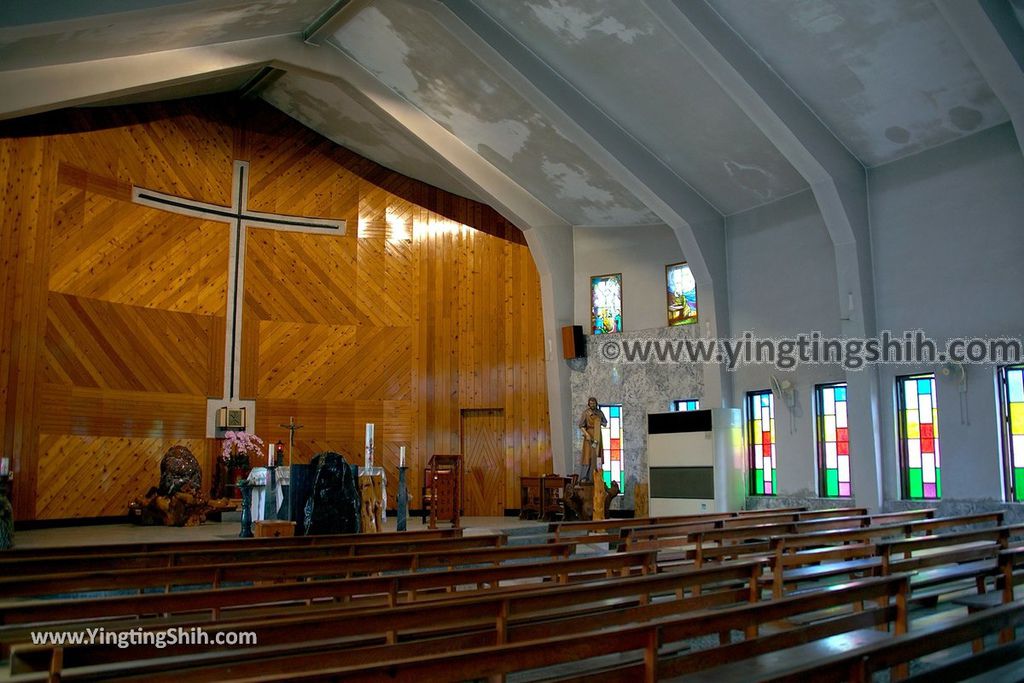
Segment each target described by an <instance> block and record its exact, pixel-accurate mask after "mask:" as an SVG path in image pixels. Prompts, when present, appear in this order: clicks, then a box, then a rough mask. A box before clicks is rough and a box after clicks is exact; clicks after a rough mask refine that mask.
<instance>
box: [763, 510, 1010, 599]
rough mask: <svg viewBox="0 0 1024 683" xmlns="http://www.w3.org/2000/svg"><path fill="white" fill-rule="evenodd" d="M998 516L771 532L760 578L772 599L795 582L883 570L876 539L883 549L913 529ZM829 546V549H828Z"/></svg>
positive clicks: (959, 524)
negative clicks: (767, 562) (780, 533)
mask: <svg viewBox="0 0 1024 683" xmlns="http://www.w3.org/2000/svg"><path fill="white" fill-rule="evenodd" d="M886 518H887V519H892V518H891V517H886ZM1001 520H1002V514H1001V513H995V514H991V513H984V514H978V515H963V516H960V517H941V518H932V519H925V520H918V521H907V522H903V523H901V524H887V525H883V526H869V527H862V528H856V529H839V530H829V531H821V532H816V533H805V534H793V535H784V536H776V537H774V538H772V539H771V540H770V543H769V544H770V554H771V558H772V559H771V568H770V571H768V572H767V573H766V574H765V576H764V577H762V580H763V581H764V582H765V583H770V584H771V589H772V595H773V596H775V597H776V598H778V597H781V596H782V595H783V593H784V591H785V590H786V588H787V587H789V586H797V585H799V584H800V583H801V582H813V581H818V580H821V579H824V578H829V577H833V576H837V575H847V576H855V575H857V574H858V573H860V572H865V573H871V572H875V571H878V572H882V573H884V572H886V571H891V570H890V569H888V567H887V566H886V565H885V564H884V562H883V560H882V557H881V555H880V553H879V552H878V548H877V547H876V546H875V545H874V544H876V543H878V544H882V547H883V548H891V547H893V546H892V545H891V544H887V542H889V543H891V542H895V540H906V539H909V538H911V537H912V535H913V534H914V533H920V532H925V533H934V532H935V531H938V530H942V529H950V528H961V527H971V526H972V525H976V524H980V525H985V524H988V523H998V522H999V521H1001ZM872 521H874V520H873V519H872ZM941 545H942V544H941V543H940V544H938V546H930V547H939V546H941ZM830 548H834V550H829V549H830ZM844 549H846V550H844ZM934 561H937V560H934ZM911 569H913V568H912V567H909V566H907V567H904V569H903V570H911ZM896 571H901V570H900V569H897V570H896Z"/></svg>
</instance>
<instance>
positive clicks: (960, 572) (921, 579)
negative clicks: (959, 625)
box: [876, 524, 1024, 604]
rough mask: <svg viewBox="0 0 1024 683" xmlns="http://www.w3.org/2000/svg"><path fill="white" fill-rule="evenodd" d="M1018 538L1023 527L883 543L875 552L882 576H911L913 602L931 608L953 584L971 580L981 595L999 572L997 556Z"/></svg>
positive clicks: (1007, 527)
mask: <svg viewBox="0 0 1024 683" xmlns="http://www.w3.org/2000/svg"><path fill="white" fill-rule="evenodd" d="M1021 537H1024V524H1016V525H1012V526H1000V527H994V528H989V529H977V530H973V531H960V532H956V533H951V534H942V535H936V536H921V537H918V538H910V539H905V540H899V541H886V542H882V543H878V544H876V548H877V551H878V555H879V557H880V558H881V560H882V572H883V573H886V574H888V573H894V572H913V577H912V579H911V587H912V588H913V590H914V595H913V598H914V600H916V601H920V602H926V603H929V604H934V603H935V602H936V601H937V600H938V597H939V594H940V592H942V591H943V590H945V589H946V588H948V586H949V585H950V584H954V583H956V582H962V581H967V580H970V581H972V582H973V583H974V584H975V586H976V588H977V592H978V593H984V592H985V581H986V579H987V578H988V577H990V576H995V575H997V574H998V572H999V566H998V556H999V553H1000V552H1001V551H1003V550H1006V549H1007V547H1008V546H1009V544H1010V540H1011V539H1014V538H1016V539H1020V538H1021ZM925 589H928V592H925Z"/></svg>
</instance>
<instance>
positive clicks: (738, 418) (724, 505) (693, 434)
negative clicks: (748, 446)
mask: <svg viewBox="0 0 1024 683" xmlns="http://www.w3.org/2000/svg"><path fill="white" fill-rule="evenodd" d="M647 468H648V481H649V482H650V496H651V506H650V514H651V516H654V517H658V516H666V515H688V514H698V513H701V512H725V511H731V510H740V509H742V508H743V504H744V502H745V500H746V479H745V477H746V458H745V457H744V453H743V421H742V414H741V412H740V410H738V409H735V408H714V409H711V410H691V411H688V412H679V413H675V412H673V413H649V414H648V415H647Z"/></svg>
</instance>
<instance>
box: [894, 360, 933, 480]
mask: <svg viewBox="0 0 1024 683" xmlns="http://www.w3.org/2000/svg"><path fill="white" fill-rule="evenodd" d="M896 405H897V411H898V416H897V417H898V422H899V430H900V468H901V470H902V478H903V496H904V497H905V498H910V499H926V500H927V499H937V498H941V497H942V467H941V464H940V461H939V411H938V408H937V407H936V404H935V375H932V374H928V375H913V376H911V377H899V378H897V379H896Z"/></svg>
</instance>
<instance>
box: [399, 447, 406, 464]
mask: <svg viewBox="0 0 1024 683" xmlns="http://www.w3.org/2000/svg"><path fill="white" fill-rule="evenodd" d="M398 466H399V467H405V446H399V447H398Z"/></svg>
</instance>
